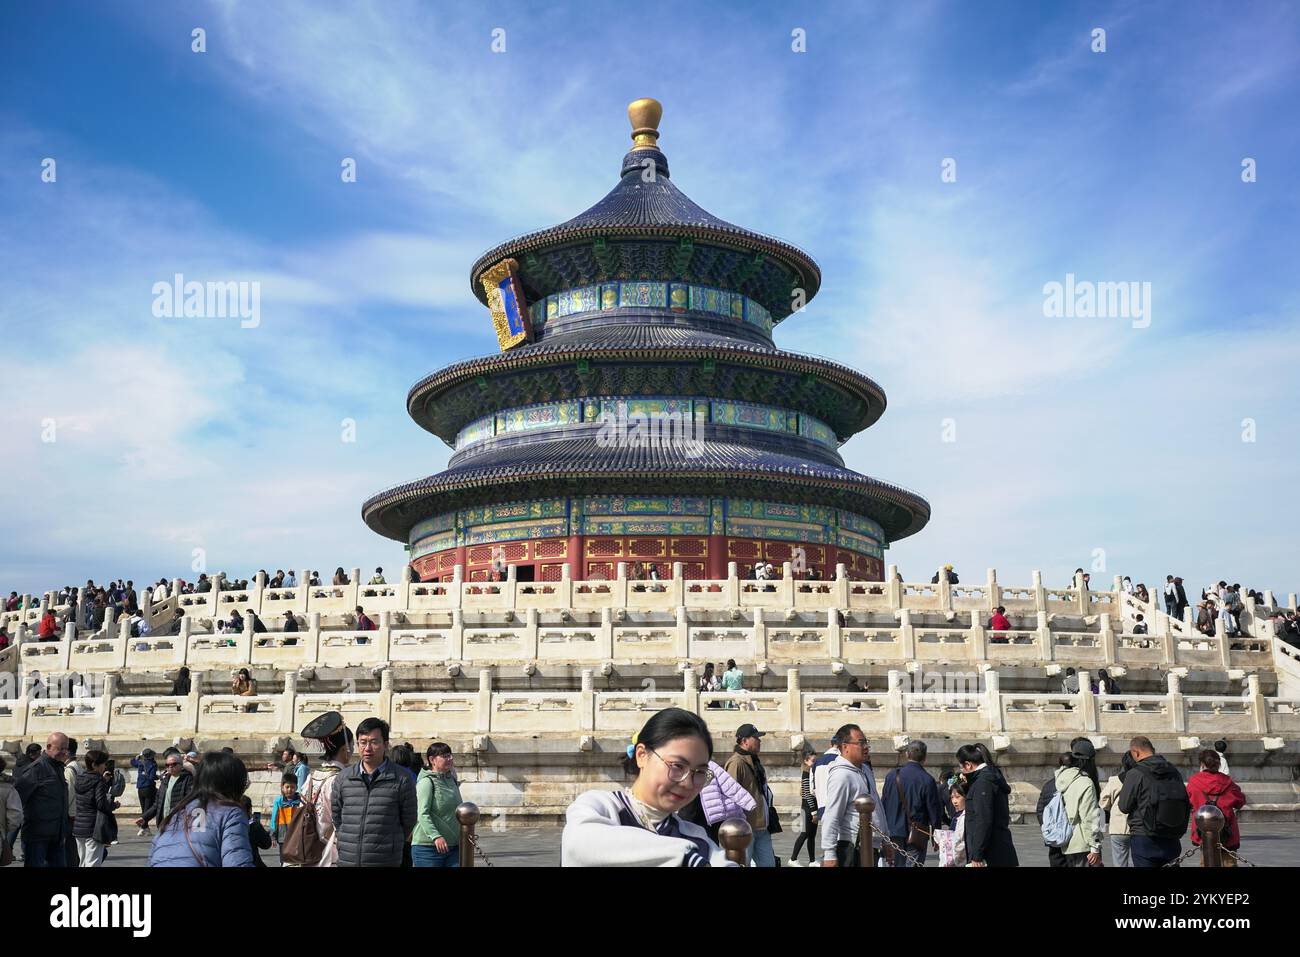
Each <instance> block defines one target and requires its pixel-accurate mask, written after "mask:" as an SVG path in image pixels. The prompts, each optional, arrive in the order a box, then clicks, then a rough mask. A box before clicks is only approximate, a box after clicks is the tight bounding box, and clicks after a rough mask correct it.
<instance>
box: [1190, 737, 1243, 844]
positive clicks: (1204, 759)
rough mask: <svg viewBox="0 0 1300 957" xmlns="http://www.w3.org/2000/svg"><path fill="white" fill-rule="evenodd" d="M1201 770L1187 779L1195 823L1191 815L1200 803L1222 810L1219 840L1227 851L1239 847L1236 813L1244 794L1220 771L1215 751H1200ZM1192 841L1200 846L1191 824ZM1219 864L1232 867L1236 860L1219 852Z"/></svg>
mask: <svg viewBox="0 0 1300 957" xmlns="http://www.w3.org/2000/svg"><path fill="white" fill-rule="evenodd" d="M1200 761H1201V770H1199V771H1197V772H1196V773H1195V774H1193V775H1192V776H1191V778H1189V779H1188V781H1187V797H1188V800H1189V802H1190V805H1191V813H1192V815H1193V821H1192V823H1193V824H1195V814H1196V812H1197V811H1198V810H1200V809H1201V808H1202V807H1203V806H1204V805H1206V804H1209V805H1212V806H1214V807H1217V808H1218V809H1219V810H1220V811H1222V812H1223V830H1222V831H1220V832H1219V843H1220V844H1221V845H1222V846H1223V847H1226V848H1227V849H1228V850H1230V851H1236V850H1238V849H1240V847H1241V826H1240V823H1239V822H1238V820H1237V812H1238V811H1239V810H1241V809H1242V808H1243V807H1245V806H1246V803H1247V802H1246V795H1244V794H1242V793H1241V788H1240V787H1238V786H1237V782H1236V781H1234V780H1232V778H1230V777H1228V773H1227V771H1225V770H1223V767H1222V764H1221V762H1220V758H1219V752H1218V751H1215V750H1213V749H1211V748H1206V749H1205V750H1204V751H1202V752H1201V754H1200ZM1192 843H1193V844H1195V845H1196V846H1197V847H1200V846H1201V830H1200V828H1198V827H1195V826H1193V827H1192ZM1219 860H1220V862H1221V863H1220V866H1221V867H1236V866H1237V861H1236V859H1235V858H1234V857H1233V856H1232V855H1231V854H1220V855H1219Z"/></svg>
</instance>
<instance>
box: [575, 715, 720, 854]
mask: <svg viewBox="0 0 1300 957" xmlns="http://www.w3.org/2000/svg"><path fill="white" fill-rule="evenodd" d="M633 742H634V743H633V744H632V745H631V746H630V747H629V748H628V749H627V758H626V760H625V761H624V769H625V770H626V771H627V772H628V773H629V774H635V775H636V781H635V782H634V783H633V784H632V786H631V787H630V788H624V789H623V790H620V791H607V790H604V789H596V790H592V791H586V792H584V793H583V794H580V795H579V796H578V797H577V799H576V800H575V801H574V802H573V803H572V804H570V805H569V809H568V811H566V812H565V824H564V833H563V835H562V837H561V839H560V840H561V844H560V864H561V866H563V867H708V866H714V867H725V866H729V863H730V862H728V861H727V859H726V855H725V854H724V853H723V851H722V850H721V848H719V847H718V845H717V844H715V843H714V842H713V841H712V840H710V839H709V835H708V833H707V832H706V831H705V830H704V828H702V827H700V826H699V825H698V824H692V823H691V822H689V821H684V820H682V819H681V818H680V817H679V816H678V813H677V812H678V811H680V810H682V808H684V807H685V806H686V805H687V804H689V803H690V802H691V801H692V800H694V799H695V797H696V796H697V795H698V794H699V793H700V791H701V790H702V789H703V788H704V786H705V785H706V784H708V783H709V780H710V779H711V776H712V772H711V771H710V770H709V761H710V759H711V758H712V757H713V737H712V736H711V735H710V734H709V728H708V725H706V724H705V723H704V721H703V720H702V719H701V718H700V716H699V715H696V714H692V713H691V712H689V711H686V710H683V709H682V708H665V709H664V710H663V711H660V712H659V713H657V714H655V715H654V716H653V717H651V718H650V720H649V721H647V722H646V723H645V726H644V727H643V728H642V729H641V731H640V733H639V734H638V735H637V736H636V738H634V739H633Z"/></svg>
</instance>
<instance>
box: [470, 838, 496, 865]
mask: <svg viewBox="0 0 1300 957" xmlns="http://www.w3.org/2000/svg"><path fill="white" fill-rule="evenodd" d="M466 836H467V837H468V838H469V842H470V844H471V845H472V846H473V848H474V853H475V854H477V855H478V857H479V859H480V860H482V861H483V863H484V864H486V865H487V866H488V867H491V866H492V858H490V857H488V856H487V854H486V853H485V852H484V850H483V848H482V847H481V846H479V842H478V838H477V837H476V836H475V835H474V832H473V831H470V832H469V833H468V834H467V835H466Z"/></svg>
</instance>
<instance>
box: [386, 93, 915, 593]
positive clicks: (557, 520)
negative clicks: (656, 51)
mask: <svg viewBox="0 0 1300 957" xmlns="http://www.w3.org/2000/svg"><path fill="white" fill-rule="evenodd" d="M661 114H662V109H661V107H660V105H659V103H658V102H656V101H655V100H651V99H642V100H637V101H636V102H634V103H632V104H631V106H629V108H628V116H629V118H630V119H631V121H632V127H633V133H632V140H633V145H632V148H631V150H629V151H628V153H627V154H626V156H624V157H623V162H622V166H621V169H620V171H619V181H618V184H617V185H616V186H615V187H614V188H613V190H611V191H610V192H609V194H608V195H606V196H605V197H604V198H603V199H602V200H600V202H598V203H596V204H595V205H594V206H592V207H591V208H590V209H588V210H586V211H585V212H583V213H580V214H579V215H578V216H576V217H574V218H573V219H570V220H568V221H567V222H564V223H561V224H560V225H558V226H552V227H550V228H548V229H542V230H538V231H536V232H531V233H527V234H526V235H523V236H520V237H518V238H515V239H511V240H509V241H508V242H505V243H502V244H501V245H499V246H497V247H496V248H494V249H491V250H489V251H488V252H486V253H484V254H483V255H482V256H481V257H480V258H479V259H478V261H477V262H476V263H474V266H473V268H472V269H471V270H470V285H471V288H472V289H473V292H474V294H475V295H476V296H477V297H478V299H479V300H480V301H481V302H482V303H483V305H485V306H487V307H488V310H489V313H490V315H491V318H492V322H493V324H494V326H495V329H496V333H497V337H498V341H499V343H500V346H501V351H500V354H498V355H491V356H485V357H483V358H479V359H472V360H469V361H466V362H459V363H456V364H454V365H451V366H448V367H447V368H445V369H442V370H440V371H437V372H434V373H433V374H431V375H429V376H427V377H426V378H424V379H422V380H421V381H419V382H417V383H416V384H415V386H414V387H413V388H412V389H411V390H410V393H409V394H408V396H407V411H408V413H409V414H410V415H411V417H412V418H413V419H414V420H415V421H416V422H417V423H419V425H420V426H421V427H423V428H424V429H426V430H428V431H429V432H432V433H433V434H434V435H436V436H437V437H438V438H440V439H442V440H443V441H444V442H446V443H447V444H448V445H450V446H452V447H453V448H454V450H455V451H454V454H453V455H452V456H451V459H450V461H449V462H448V465H447V469H446V470H445V471H443V472H440V473H438V474H437V475H432V476H429V477H428V478H425V479H422V480H420V481H418V482H413V483H410V484H407V485H401V486H398V487H396V488H392V489H389V490H388V491H385V492H382V493H380V494H378V495H375V496H374V497H372V498H371V499H370V500H369V501H367V502H366V503H365V505H364V506H363V508H362V514H363V517H364V519H365V521H366V523H367V524H368V525H369V526H370V527H371V528H372V529H374V530H375V531H376V532H378V533H380V534H381V535H385V536H387V537H389V538H392V539H395V540H397V541H400V542H402V543H404V544H405V545H407V546H408V548H409V550H410V560H411V563H412V565H413V567H414V569H415V571H416V573H417V574H418V575H419V577H420V578H421V579H423V580H425V581H430V580H450V579H451V577H452V573H453V568H454V567H455V566H456V565H463V566H464V575H465V577H466V578H467V579H468V580H471V581H476V580H486V579H489V578H490V577H492V576H493V574H494V571H500V570H501V568H502V566H503V565H511V566H515V574H516V578H517V579H518V580H521V581H552V580H559V579H560V578H561V577H562V576H563V574H564V568H565V566H567V567H568V572H569V577H571V578H573V579H600V578H605V579H612V578H614V577H615V574H616V568H617V564H618V563H620V562H626V563H632V564H638V563H645V566H646V567H647V568H648V567H649V566H654V567H655V568H656V570H657V571H658V573H659V575H660V576H661V577H663V578H667V577H669V576H670V574H671V571H672V566H673V564H674V563H679V562H680V563H681V572H682V574H683V576H684V577H686V578H709V579H721V578H725V577H726V576H727V565H728V563H729V562H735V563H736V564H737V566H738V569H739V572H740V574H742V575H746V574H748V573H749V572H750V571H751V570H752V569H753V567H754V565H755V564H756V563H757V562H759V561H767V562H772V563H773V564H774V565H777V566H779V565H780V564H781V563H782V562H786V561H790V562H792V563H793V564H794V565H795V567H796V569H797V570H798V569H800V568H804V567H806V569H807V570H808V571H809V572H810V573H811V574H815V575H817V576H819V577H827V578H829V577H834V574H835V567H836V565H837V564H843V565H845V566H846V568H847V570H848V573H849V575H850V576H851V577H854V578H860V579H870V580H879V579H882V578H883V573H884V561H883V558H884V555H883V550H884V549H885V548H888V547H889V545H890V543H891V542H894V541H896V540H898V539H900V538H903V537H905V536H908V535H911V534H913V533H914V532H917V531H919V530H920V529H921V528H922V527H924V526H925V524H926V522H927V521H928V520H929V517H930V506H929V504H928V503H927V502H926V501H925V500H924V499H922V498H921V497H920V496H918V495H916V494H914V493H912V492H909V491H907V490H905V489H902V488H899V487H897V486H894V485H890V484H888V483H886V482H882V481H880V480H878V479H875V478H871V477H869V476H866V475H861V474H859V473H857V472H854V471H852V470H850V469H847V468H845V466H844V461H843V459H842V458H841V457H840V454H839V451H838V449H839V446H840V445H841V444H842V443H843V442H845V441H847V440H848V439H849V438H851V437H852V436H853V435H855V434H856V433H858V432H860V431H862V430H863V429H866V428H868V427H869V426H870V425H872V424H873V423H874V422H875V421H876V420H877V419H879V418H880V416H881V415H882V414H883V413H884V411H885V393H884V391H883V390H882V389H881V388H880V386H878V385H877V384H876V383H875V382H873V381H871V379H869V378H867V377H866V376H864V375H862V374H861V373H859V372H857V371H855V370H853V369H850V368H847V367H845V366H842V365H839V364H837V363H834V362H831V361H829V360H827V359H822V358H818V357H813V356H806V355H800V354H797V353H792V352H785V351H782V350H780V349H778V348H777V347H776V345H775V344H774V343H773V340H772V330H773V328H774V327H775V326H776V325H777V324H778V323H780V322H781V321H782V320H784V319H786V318H788V317H789V316H790V315H791V314H792V313H793V312H796V311H798V310H800V309H801V308H802V306H803V305H804V304H805V303H807V302H808V301H809V300H811V299H812V297H813V296H815V295H816V294H817V291H818V287H819V286H820V284H821V271H820V269H819V268H818V266H817V264H816V263H815V262H813V260H812V259H811V257H809V256H808V255H807V254H806V253H804V252H803V251H802V250H800V249H797V248H795V247H794V246H791V245H789V244H787V243H784V242H782V241H780V240H777V239H773V238H771V237H769V236H764V235H762V234H761V233H756V232H751V231H750V230H747V229H744V228H742V227H739V226H734V225H732V224H731V223H728V222H726V221H724V220H721V219H719V218H717V217H716V216H714V215H712V214H711V213H708V212H706V211H705V210H703V209H701V208H700V207H699V206H697V205H696V204H695V203H693V202H692V201H691V200H690V199H689V198H688V197H687V196H686V195H685V194H684V193H683V192H681V190H679V189H678V188H677V186H676V185H674V183H673V182H672V180H671V179H670V177H669V170H668V160H667V157H666V156H665V155H664V153H663V151H662V150H660V148H659V145H658V139H659V131H658V126H659V120H660V116H661ZM737 159H739V157H737Z"/></svg>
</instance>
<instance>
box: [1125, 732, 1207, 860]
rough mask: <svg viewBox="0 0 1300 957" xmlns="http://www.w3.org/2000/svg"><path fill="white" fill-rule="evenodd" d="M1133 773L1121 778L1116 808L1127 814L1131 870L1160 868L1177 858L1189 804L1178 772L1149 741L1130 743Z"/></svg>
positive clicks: (1142, 738)
mask: <svg viewBox="0 0 1300 957" xmlns="http://www.w3.org/2000/svg"><path fill="white" fill-rule="evenodd" d="M1128 753H1129V754H1131V755H1132V756H1133V761H1134V765H1133V770H1132V771H1129V772H1127V773H1126V774H1125V776H1124V786H1123V787H1122V788H1121V789H1120V792H1119V801H1118V804H1119V809H1120V810H1121V811H1122V812H1123V813H1125V814H1127V815H1128V825H1129V832H1130V834H1131V840H1130V842H1129V846H1130V847H1131V849H1132V852H1133V866H1134V867H1163V866H1164V865H1165V864H1168V863H1170V862H1171V861H1174V860H1176V859H1177V858H1178V855H1179V853H1180V852H1181V851H1182V837H1183V835H1184V834H1186V833H1187V822H1188V819H1189V818H1190V816H1191V811H1192V807H1191V801H1190V800H1189V799H1188V797H1187V788H1186V787H1185V786H1184V785H1183V776H1182V775H1181V774H1179V773H1178V769H1177V768H1175V767H1174V766H1173V765H1172V764H1170V763H1169V762H1168V761H1167V760H1165V758H1164V756H1163V755H1159V754H1156V749H1155V747H1154V746H1153V745H1152V744H1151V739H1150V738H1148V737H1146V736H1145V735H1140V734H1139V735H1137V736H1135V737H1134V738H1133V739H1132V740H1131V741H1130V742H1129V747H1128Z"/></svg>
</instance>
